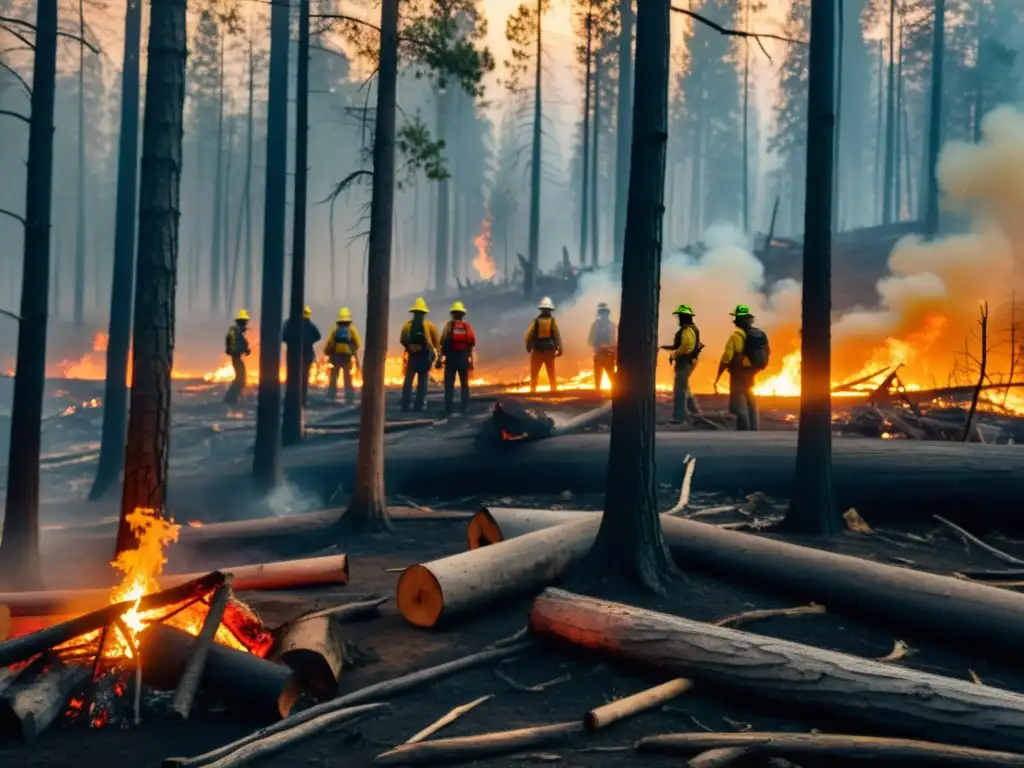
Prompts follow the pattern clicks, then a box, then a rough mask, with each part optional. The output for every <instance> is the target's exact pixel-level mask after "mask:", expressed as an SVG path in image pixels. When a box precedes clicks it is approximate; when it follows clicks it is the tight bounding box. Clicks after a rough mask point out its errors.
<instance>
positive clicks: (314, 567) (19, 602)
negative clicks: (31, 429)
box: [0, 555, 348, 616]
mask: <svg viewBox="0 0 1024 768" xmlns="http://www.w3.org/2000/svg"><path fill="white" fill-rule="evenodd" d="M213 573H216V574H217V576H216V579H215V580H217V583H216V584H213V586H211V587H209V589H205V590H204V591H202V592H200V593H199V594H206V593H207V592H210V591H212V590H213V589H215V588H216V587H217V586H218V584H219V583H220V580H223V577H224V574H225V573H230V574H231V575H232V576H233V577H234V589H235V591H236V592H246V591H256V590H273V589H296V588H300V587H313V586H324V585H332V584H348V556H347V555H328V556H326V557H310V558H306V559H303V560H283V561H280V562H276V563H258V564H255V565H239V566H231V567H228V568H223V569H220V570H219V571H215V572H213ZM203 579H208V580H209V579H214V576H213V574H212V573H211V574H203V575H200V574H197V573H182V574H165V575H163V576H161V577H160V581H161V583H162V584H163V585H164V586H165V587H166V588H167V589H165V590H164V591H165V592H166V591H168V589H177V588H182V589H186V590H187V589H188V588H189V585H190V584H200V583H202V581H203ZM191 597H193V595H192V594H184V596H183V597H181V598H179V599H178V600H175V601H174V602H183V601H184V600H187V599H190V598H191ZM8 598H9V599H8ZM146 599H147V598H143V600H144V601H145V600H146ZM109 601H110V589H109V588H100V589H64V590H47V591H42V592H7V593H3V594H0V603H6V604H7V605H8V606H9V607H10V609H11V615H12V616H47V615H52V614H64V613H74V612H78V611H88V610H94V609H96V608H99V607H101V606H104V605H106V604H107V603H108V602H109ZM162 605H173V603H168V602H164V603H162ZM155 607H159V606H155Z"/></svg>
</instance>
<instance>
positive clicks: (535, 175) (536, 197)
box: [523, 0, 544, 299]
mask: <svg viewBox="0 0 1024 768" xmlns="http://www.w3.org/2000/svg"><path fill="white" fill-rule="evenodd" d="M543 28H544V0H537V52H536V57H537V60H536V62H535V66H534V75H533V138H532V141H531V151H530V239H529V249H528V250H527V256H528V257H529V260H530V268H529V269H528V270H526V275H525V279H524V280H523V293H524V294H525V296H526V298H527V299H532V298H533V293H534V289H535V286H536V284H537V272H538V270H539V269H540V185H541V178H542V177H541V169H542V167H543V162H544V160H543V155H542V151H543V148H542V142H541V138H542V135H543V131H542V128H541V125H542V123H541V120H542V119H543V103H542V101H541V80H542V77H541V75H542V74H543V67H542V64H541V57H542V56H543V51H544V48H543V36H542V33H543Z"/></svg>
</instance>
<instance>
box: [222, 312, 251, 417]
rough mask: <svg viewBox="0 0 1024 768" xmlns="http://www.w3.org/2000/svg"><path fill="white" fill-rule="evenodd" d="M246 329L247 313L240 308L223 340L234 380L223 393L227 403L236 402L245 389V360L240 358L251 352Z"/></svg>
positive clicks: (247, 322)
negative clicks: (225, 392) (233, 373)
mask: <svg viewBox="0 0 1024 768" xmlns="http://www.w3.org/2000/svg"><path fill="white" fill-rule="evenodd" d="M247 330H249V313H248V312H246V311H245V310H244V309H242V310H240V311H239V312H238V316H237V317H236V318H235V324H234V325H232V326H231V327H230V328H228V334H227V338H226V339H225V342H224V351H225V352H226V353H227V356H228V357H230V358H231V367H232V368H234V369H235V380H234V381H232V382H231V386H230V387H228V391H227V394H226V395H224V402H225V403H227V404H229V405H234V404H235V403H237V402H238V399H239V398H240V397H241V396H242V392H244V391H245V384H246V379H245V375H246V374H245V361H244V360H243V359H242V358H244V357H248V356H249V355H250V354H251V353H252V350H251V349H250V348H249V340H248V339H247V338H245V332H246V331H247Z"/></svg>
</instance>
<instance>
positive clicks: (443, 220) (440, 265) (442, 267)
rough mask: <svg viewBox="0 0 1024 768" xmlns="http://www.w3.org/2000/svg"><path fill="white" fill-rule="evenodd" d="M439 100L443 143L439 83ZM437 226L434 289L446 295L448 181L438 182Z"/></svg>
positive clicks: (441, 130)
mask: <svg viewBox="0 0 1024 768" xmlns="http://www.w3.org/2000/svg"><path fill="white" fill-rule="evenodd" d="M434 95H435V98H436V99H437V138H438V140H439V141H443V140H444V138H445V136H446V135H447V128H448V118H449V114H448V113H449V110H448V95H447V91H446V89H445V88H444V87H443V86H442V85H441V84H440V83H438V85H437V88H436V89H435V90H434ZM436 194H437V209H436V210H437V224H436V229H435V230H434V236H435V240H434V288H435V290H437V292H438V293H439V294H442V295H443V294H444V291H445V289H446V288H447V287H448V284H449V280H448V263H449V254H450V251H451V244H450V242H449V232H448V227H449V224H450V222H451V210H450V202H451V192H450V191H449V189H448V179H447V178H443V179H440V180H438V182H437V188H436Z"/></svg>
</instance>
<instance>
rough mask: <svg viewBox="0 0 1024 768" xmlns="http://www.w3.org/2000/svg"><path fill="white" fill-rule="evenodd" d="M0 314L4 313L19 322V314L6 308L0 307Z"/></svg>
mask: <svg viewBox="0 0 1024 768" xmlns="http://www.w3.org/2000/svg"><path fill="white" fill-rule="evenodd" d="M0 315H5V316H6V317H9V318H11V319H12V320H17V321H18V322H19V323H20V322H21V316H20V315H16V314H14V313H13V312H11V311H9V310H6V309H0Z"/></svg>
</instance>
